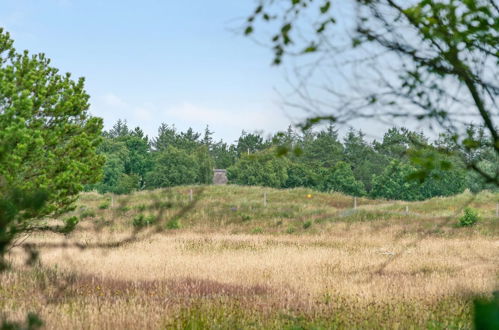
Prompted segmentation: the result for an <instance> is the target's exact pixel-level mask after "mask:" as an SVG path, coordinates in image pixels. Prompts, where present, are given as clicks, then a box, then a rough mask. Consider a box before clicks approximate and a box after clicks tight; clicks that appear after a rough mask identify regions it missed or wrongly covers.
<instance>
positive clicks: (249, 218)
mask: <svg viewBox="0 0 499 330" xmlns="http://www.w3.org/2000/svg"><path fill="white" fill-rule="evenodd" d="M241 220H243V221H250V220H251V215H248V214H243V215H241Z"/></svg>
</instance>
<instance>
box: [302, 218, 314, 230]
mask: <svg viewBox="0 0 499 330" xmlns="http://www.w3.org/2000/svg"><path fill="white" fill-rule="evenodd" d="M311 226H312V221H310V220H308V221H305V222H304V223H303V229H308V228H310V227H311Z"/></svg>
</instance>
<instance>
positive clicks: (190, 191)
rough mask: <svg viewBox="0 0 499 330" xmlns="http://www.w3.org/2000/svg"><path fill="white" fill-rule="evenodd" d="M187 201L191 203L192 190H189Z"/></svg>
mask: <svg viewBox="0 0 499 330" xmlns="http://www.w3.org/2000/svg"><path fill="white" fill-rule="evenodd" d="M189 201H191V202H192V189H191V190H189Z"/></svg>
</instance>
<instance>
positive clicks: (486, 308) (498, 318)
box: [473, 291, 499, 330]
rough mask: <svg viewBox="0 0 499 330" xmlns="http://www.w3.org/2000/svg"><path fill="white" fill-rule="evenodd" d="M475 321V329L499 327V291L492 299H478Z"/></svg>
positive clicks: (475, 307) (474, 315)
mask: <svg viewBox="0 0 499 330" xmlns="http://www.w3.org/2000/svg"><path fill="white" fill-rule="evenodd" d="M473 323H474V325H475V329H477V330H478V329H484V330H485V329H499V291H496V292H494V295H493V297H492V299H477V300H475V302H474V313H473Z"/></svg>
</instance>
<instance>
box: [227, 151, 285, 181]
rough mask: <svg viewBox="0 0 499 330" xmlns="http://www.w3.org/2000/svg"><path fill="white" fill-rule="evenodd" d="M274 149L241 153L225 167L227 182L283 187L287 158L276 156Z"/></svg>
mask: <svg viewBox="0 0 499 330" xmlns="http://www.w3.org/2000/svg"><path fill="white" fill-rule="evenodd" d="M275 152H276V151H275V150H274V149H267V150H264V151H260V152H257V153H254V154H250V155H243V156H242V157H241V158H240V159H239V160H238V161H237V162H236V163H235V164H234V165H233V166H231V167H229V168H228V169H227V175H228V179H229V182H231V183H235V184H241V185H249V186H267V187H274V188H281V187H284V186H285V184H286V181H287V179H288V173H287V169H288V165H289V160H288V159H287V158H285V157H277V156H276V154H275Z"/></svg>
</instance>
